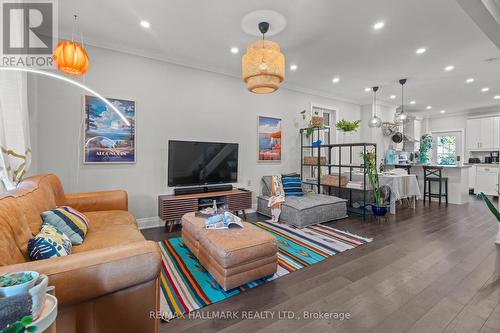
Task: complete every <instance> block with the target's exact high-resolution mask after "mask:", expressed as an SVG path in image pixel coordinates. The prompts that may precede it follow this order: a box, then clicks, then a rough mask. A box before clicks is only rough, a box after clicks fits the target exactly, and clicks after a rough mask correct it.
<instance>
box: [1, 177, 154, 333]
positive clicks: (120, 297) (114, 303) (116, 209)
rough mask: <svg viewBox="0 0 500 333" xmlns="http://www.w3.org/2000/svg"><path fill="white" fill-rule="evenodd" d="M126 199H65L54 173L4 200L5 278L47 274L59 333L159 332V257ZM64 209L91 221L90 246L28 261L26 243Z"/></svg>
mask: <svg viewBox="0 0 500 333" xmlns="http://www.w3.org/2000/svg"><path fill="white" fill-rule="evenodd" d="M127 200H128V199H127V193H126V192H125V191H106V192H93V193H78V194H65V193H64V190H63V187H62V185H61V182H60V181H59V179H58V177H57V176H55V175H50V174H45V175H39V176H34V177H30V178H27V179H25V180H24V181H22V182H21V183H20V184H19V185H18V187H17V188H16V189H15V190H13V191H10V192H6V193H3V194H1V195H0V275H1V274H4V273H7V272H14V271H20V270H34V271H38V272H41V273H44V274H46V275H48V277H49V284H50V285H53V286H55V291H56V296H57V299H58V302H59V306H58V316H57V322H56V326H57V331H58V332H63V333H72V332H78V333H80V332H82V333H87V332H93V333H94V332H99V333H100V332H107V333H109V332H158V330H159V322H158V320H154V319H153V318H151V315H152V314H153V313H155V312H156V311H159V280H158V276H159V272H160V265H161V257H160V252H159V248H158V245H157V244H156V243H154V242H151V241H146V240H145V239H144V237H143V236H142V234H141V232H140V231H139V229H138V227H137V222H136V221H135V219H134V217H133V216H132V215H131V214H130V213H129V212H128V211H127V209H128V201H127ZM62 205H66V206H71V207H73V208H75V209H77V210H79V211H80V212H82V213H85V215H86V216H87V217H88V218H89V230H88V233H87V236H86V238H85V241H84V242H83V244H82V245H76V246H73V252H72V254H71V255H69V256H65V257H58V258H51V259H46V260H40V261H30V259H29V256H28V253H27V243H28V240H29V239H30V238H31V237H33V236H34V235H36V234H37V233H38V232H39V231H40V228H41V223H42V219H41V217H40V213H41V212H43V211H46V210H50V209H53V208H55V207H56V206H62Z"/></svg>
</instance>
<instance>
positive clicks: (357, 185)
mask: <svg viewBox="0 0 500 333" xmlns="http://www.w3.org/2000/svg"><path fill="white" fill-rule="evenodd" d="M363 186H364V182H363V181H362V180H350V181H348V182H347V185H346V186H345V187H347V188H353V189H357V190H362V189H363Z"/></svg>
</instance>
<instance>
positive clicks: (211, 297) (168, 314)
mask: <svg viewBox="0 0 500 333" xmlns="http://www.w3.org/2000/svg"><path fill="white" fill-rule="evenodd" d="M255 225H256V226H258V227H260V228H262V229H264V230H266V231H268V232H270V233H272V234H273V235H274V236H276V239H277V241H278V247H279V253H278V271H277V272H276V274H274V275H273V276H270V277H267V278H264V279H259V280H256V281H253V282H250V283H247V284H245V285H243V286H241V287H238V288H235V289H232V290H229V291H224V289H222V287H220V286H219V284H218V283H217V282H216V281H215V280H214V278H213V277H212V275H210V273H208V272H207V271H206V270H205V268H204V267H203V266H202V265H201V264H200V262H199V261H198V259H197V258H196V257H195V256H194V255H193V254H192V253H191V252H190V251H189V249H188V248H187V247H186V246H185V245H184V243H183V242H182V238H180V237H176V238H170V239H168V240H165V241H163V242H160V243H159V244H160V248H161V251H162V259H163V260H162V270H161V289H162V291H163V293H162V295H161V297H160V309H161V312H162V313H163V316H164V317H165V319H170V318H175V317H178V316H181V315H183V314H186V313H189V312H191V311H193V310H197V309H200V308H202V307H204V306H207V305H209V304H212V303H215V302H219V301H222V300H224V299H226V298H229V297H231V296H234V295H237V294H239V293H241V292H242V291H244V290H246V289H249V288H253V287H256V286H259V285H261V284H263V283H266V282H267V281H271V280H274V279H276V278H278V277H280V276H283V275H286V274H288V273H291V272H295V271H296V270H299V269H301V268H303V267H306V266H309V265H312V264H315V263H317V262H320V261H322V260H325V259H326V258H328V257H331V256H333V255H335V254H337V253H339V252H344V251H347V250H351V249H353V248H356V247H358V246H360V245H363V244H365V243H367V242H371V241H372V239H369V238H364V237H361V236H358V235H354V234H351V233H348V232H345V231H341V230H337V229H334V228H331V227H328V226H325V225H321V224H318V225H315V226H310V227H307V228H304V229H297V228H294V227H291V226H288V225H285V224H275V223H267V222H258V223H256V224H255Z"/></svg>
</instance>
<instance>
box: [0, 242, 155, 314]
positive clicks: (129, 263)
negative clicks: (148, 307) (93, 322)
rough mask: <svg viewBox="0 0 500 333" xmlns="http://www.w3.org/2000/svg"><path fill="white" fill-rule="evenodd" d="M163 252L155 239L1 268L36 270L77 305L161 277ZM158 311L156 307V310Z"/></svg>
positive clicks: (2, 271)
mask: <svg viewBox="0 0 500 333" xmlns="http://www.w3.org/2000/svg"><path fill="white" fill-rule="evenodd" d="M160 267H161V255H160V249H159V247H158V244H156V243H155V242H152V241H143V242H134V243H131V244H127V245H118V246H113V247H109V248H105V249H98V250H92V251H88V252H82V253H75V254H71V255H69V256H64V257H57V258H51V259H46V260H39V261H31V262H26V263H21V264H16V265H10V266H3V267H0V275H2V274H5V273H8V272H18V271H23V270H33V271H37V272H39V273H43V274H45V275H47V276H48V277H49V285H51V286H55V288H56V289H55V291H56V297H57V299H58V302H59V303H60V304H63V305H67V304H75V303H80V302H83V301H87V300H91V299H94V298H96V297H99V296H103V295H107V294H110V293H113V292H116V291H119V290H122V289H126V288H129V287H133V286H136V285H139V284H142V283H145V282H149V281H152V280H155V279H156V278H158V275H159V272H160ZM152 310H154V309H152Z"/></svg>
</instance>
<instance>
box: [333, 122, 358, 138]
mask: <svg viewBox="0 0 500 333" xmlns="http://www.w3.org/2000/svg"><path fill="white" fill-rule="evenodd" d="M360 123H361V120H353V121H349V120H345V119H343V118H342V119H340V120H339V121H337V122H336V123H335V127H336V128H337V130H338V131H340V132H342V133H343V134H344V143H345V142H346V141H347V140H346V136H347V135H348V134H352V133H354V132H356V131H357V130H358V128H359V124H360Z"/></svg>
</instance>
